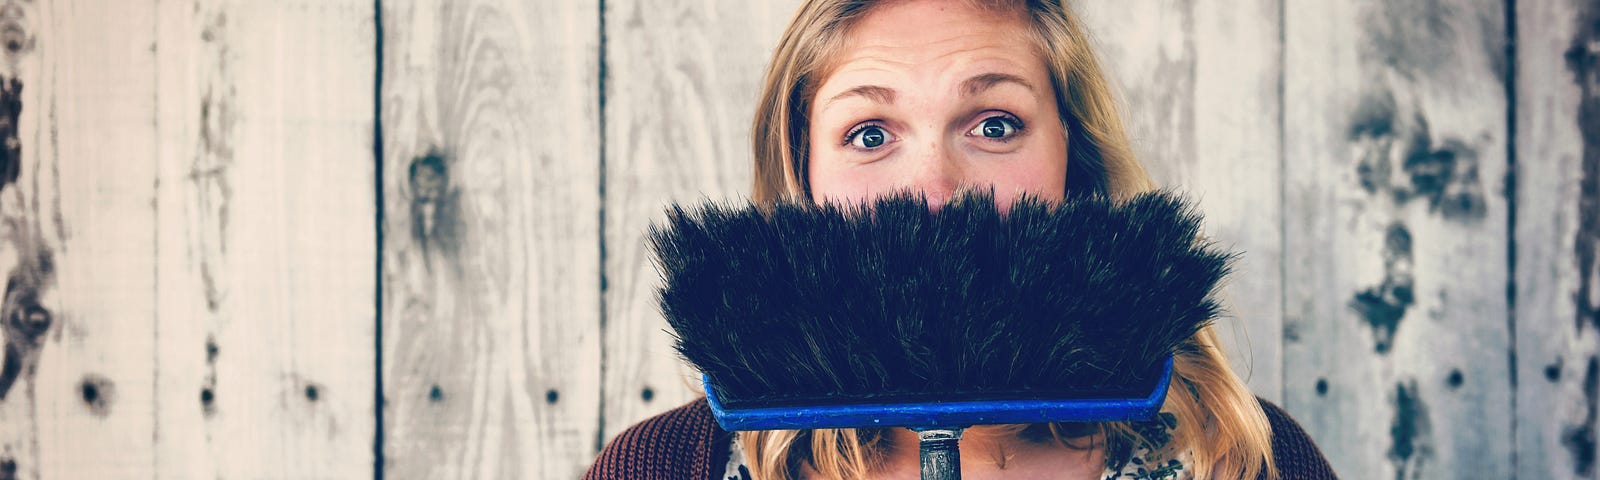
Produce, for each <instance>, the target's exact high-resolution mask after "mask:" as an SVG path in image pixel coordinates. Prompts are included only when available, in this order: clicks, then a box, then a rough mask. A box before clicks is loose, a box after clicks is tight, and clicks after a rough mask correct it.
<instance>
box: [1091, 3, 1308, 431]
mask: <svg viewBox="0 0 1600 480" xmlns="http://www.w3.org/2000/svg"><path fill="white" fill-rule="evenodd" d="M1224 7H1225V8H1224ZM1073 8H1074V9H1075V10H1077V11H1079V12H1081V14H1082V15H1083V17H1084V20H1085V22H1086V23H1087V24H1088V25H1087V26H1088V28H1089V31H1090V33H1091V34H1092V35H1093V36H1094V37H1095V46H1096V47H1097V51H1098V52H1099V53H1100V54H1101V58H1102V62H1103V63H1104V66H1105V67H1106V69H1107V73H1108V75H1109V76H1110V77H1111V80H1112V81H1113V83H1114V84H1115V85H1117V86H1118V88H1119V90H1120V91H1121V92H1122V95H1123V96H1124V97H1125V99H1126V107H1127V108H1126V109H1125V110H1124V112H1123V115H1124V117H1125V118H1126V122H1127V125H1128V132H1129V136H1130V139H1131V141H1132V142H1133V146H1134V149H1135V151H1136V152H1137V155H1138V157H1139V158H1140V160H1141V161H1142V162H1143V163H1144V165H1145V167H1146V169H1148V170H1149V172H1150V174H1151V176H1152V177H1153V178H1154V179H1155V180H1156V183H1157V184H1158V185H1161V186H1163V187H1167V188H1175V189H1177V190H1178V191H1180V192H1181V193H1183V194H1184V195H1186V196H1188V197H1190V198H1191V199H1192V200H1194V201H1196V202H1197V203H1198V205H1199V209H1200V211H1201V213H1202V214H1203V215H1204V216H1205V218H1206V224H1205V230H1206V233H1207V235H1208V236H1209V238H1210V239H1211V240H1213V241H1216V242H1218V243H1219V244H1220V245H1222V246H1224V247H1226V248H1229V249H1231V250H1234V251H1238V252H1241V253H1242V256H1241V257H1240V258H1239V259H1238V260H1237V261H1236V263H1235V264H1234V273H1233V274H1232V275H1231V276H1230V277H1229V278H1228V280H1227V282H1226V283H1225V285H1224V288H1223V290H1222V292H1221V295H1222V297H1223V298H1224V300H1225V302H1226V303H1227V307H1228V315H1227V316H1226V317H1224V318H1222V319H1220V320H1219V321H1218V323H1217V325H1218V326H1217V333H1218V335H1219V337H1221V339H1222V341H1223V348H1224V349H1225V350H1226V351H1227V352H1228V354H1229V357H1230V358H1231V359H1232V364H1233V366H1234V370H1235V372H1236V373H1238V374H1239V376H1240V377H1241V378H1243V379H1245V380H1246V381H1247V382H1248V384H1249V385H1250V387H1251V390H1253V391H1254V392H1255V393H1256V394H1257V395H1259V396H1261V397H1263V398H1266V399H1268V400H1274V401H1276V400H1278V399H1279V398H1281V393H1280V391H1281V390H1282V379H1281V376H1282V373H1281V367H1280V366H1281V364H1282V354H1281V351H1280V345H1281V339H1282V331H1283V329H1282V319H1281V318H1282V317H1281V315H1282V298H1281V296H1282V282H1281V278H1280V277H1281V276H1282V275H1281V264H1280V261H1281V256H1282V242H1281V238H1280V233H1281V227H1282V211H1281V208H1280V205H1281V203H1282V202H1281V200H1280V195H1281V194H1282V192H1281V188H1282V178H1281V169H1280V158H1281V154H1282V148H1281V145H1280V142H1279V137H1278V133H1279V132H1278V114H1279V108H1280V105H1279V103H1280V102H1279V95H1278V94H1279V92H1278V87H1279V81H1280V78H1281V74H1282V70H1281V65H1280V62H1279V56H1280V53H1281V52H1280V45H1281V42H1280V28H1279V12H1278V3H1277V2H1275V1H1265V0H1261V1H1251V2H1247V3H1243V4H1239V3H1228V4H1227V5H1220V4H1216V3H1215V2H1187V1H1161V2H1157V1H1147V2H1122V3H1116V4H1111V3H1104V2H1077V3H1074V5H1073Z"/></svg>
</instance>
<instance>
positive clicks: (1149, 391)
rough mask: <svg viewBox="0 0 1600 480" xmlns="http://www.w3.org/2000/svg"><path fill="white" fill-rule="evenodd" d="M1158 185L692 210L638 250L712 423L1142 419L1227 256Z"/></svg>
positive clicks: (1208, 307) (769, 425) (1206, 312)
mask: <svg viewBox="0 0 1600 480" xmlns="http://www.w3.org/2000/svg"><path fill="white" fill-rule="evenodd" d="M1200 227H1201V218H1200V216H1199V215H1198V214H1197V213H1195V211H1194V209H1193V208H1192V207H1191V206H1190V205H1189V204H1188V203H1186V202H1185V201H1184V200H1183V199H1182V198H1181V197H1179V196H1178V195H1176V194H1173V193H1171V192H1166V191H1156V192H1148V193H1142V194H1139V195H1136V196H1134V197H1133V198H1130V199H1126V200H1116V199H1111V198H1108V197H1105V196H1100V195H1086V196H1076V197H1069V198H1067V199H1065V200H1060V201H1043V200H1039V199H1035V198H1029V197H1023V198H1019V199H1018V200H1017V201H1015V202H1014V203H1012V204H1011V205H1009V208H1006V209H1002V208H1000V206H999V205H997V204H996V203H995V201H994V199H993V196H992V194H991V193H989V192H983V191H972V192H967V193H965V194H962V195H959V196H957V197H956V198H955V199H953V200H952V201H950V202H949V203H947V204H945V205H943V206H942V208H938V209H932V208H929V206H928V205H927V203H926V201H925V200H924V199H923V198H922V197H921V196H919V195H914V194H910V193H905V194H897V195H890V196H886V197H881V198H878V199H876V200H873V201H871V202H868V203H864V204H854V205H848V204H847V205H840V204H832V203H825V204H820V205H819V204H813V203H810V202H779V203H777V204H774V205H767V206H758V205H753V204H749V203H746V204H742V205H724V204H716V203H705V204H701V205H697V206H693V207H687V208H686V207H684V206H681V205H675V206H672V207H670V208H669V209H668V211H667V220H666V222H665V223H664V224H658V225H655V226H652V228H651V232H650V235H649V241H650V244H651V247H652V250H653V252H654V254H655V256H656V265H657V268H658V269H659V270H660V273H661V275H662V280H663V282H662V286H661V289H660V291H659V292H658V295H659V301H660V305H661V310H662V313H663V315H664V316H665V317H666V319H667V322H668V324H669V325H670V326H671V328H672V332H671V333H672V334H673V336H674V337H675V341H676V345H675V347H676V349H677V351H678V352H679V354H680V355H682V356H683V358H684V359H685V360H687V361H688V362H689V363H690V364H692V365H693V366H694V367H695V368H697V369H699V370H700V371H701V372H702V373H703V374H704V376H705V385H706V396H707V400H708V401H709V402H710V404H711V407H712V411H713V414H714V415H715V416H716V418H717V421H718V422H719V423H720V424H721V425H722V427H723V428H724V429H726V430H730V431H732V430H769V429H812V428H847V427H889V426H902V427H910V428H948V427H965V426H970V425H986V424H1000V423H1043V422H1090V421H1119V420H1149V419H1152V418H1153V417H1154V416H1155V415H1156V414H1157V413H1158V411H1159V409H1160V407H1161V404H1162V401H1163V400H1164V399H1165V396H1166V391H1167V387H1168V382H1169V381H1170V378H1171V374H1172V363H1173V358H1174V357H1175V356H1181V355H1183V354H1184V353H1186V351H1185V350H1186V349H1192V348H1196V347H1194V346H1193V344H1192V343H1191V342H1190V341H1189V340H1190V339H1191V338H1192V337H1193V336H1194V335H1195V334H1196V333H1198V332H1199V331H1200V330H1201V329H1203V328H1205V327H1206V326H1207V325H1209V324H1210V323H1211V322H1212V321H1213V320H1214V319H1216V318H1217V317H1218V316H1219V315H1220V313H1221V308H1220V306H1219V303H1218V301H1217V300H1216V299H1215V295H1214V293H1215V290H1216V288H1217V286H1218V284H1219V282H1220V281H1221V279H1222V278H1223V277H1224V276H1225V275H1226V274H1227V272H1228V268H1229V267H1228V265H1229V263H1230V261H1231V260H1232V258H1233V256H1234V255H1233V254H1232V253H1229V252H1226V251H1223V250H1222V249H1220V248H1218V247H1217V246H1215V245H1214V244H1211V243H1209V242H1207V241H1205V240H1204V239H1203V238H1202V237H1201V235H1200Z"/></svg>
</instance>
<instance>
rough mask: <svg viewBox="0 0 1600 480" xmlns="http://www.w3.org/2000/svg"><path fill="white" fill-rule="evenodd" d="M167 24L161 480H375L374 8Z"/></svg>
mask: <svg viewBox="0 0 1600 480" xmlns="http://www.w3.org/2000/svg"><path fill="white" fill-rule="evenodd" d="M156 6H157V7H158V9H157V10H156V13H157V15H158V16H159V22H158V27H157V33H158V35H159V36H158V38H157V39H156V44H155V47H154V49H155V52H156V57H157V58H156V59H157V61H158V71H157V72H156V74H155V76H154V78H156V79H158V84H157V88H156V89H155V91H154V92H140V93H139V94H140V95H150V94H152V93H153V94H154V96H155V98H156V101H157V110H156V113H157V125H158V126H159V127H158V129H159V136H158V137H157V138H159V139H160V144H159V147H158V148H159V152H160V162H159V165H158V166H157V167H158V170H157V171H158V172H159V178H157V185H159V197H158V198H157V200H156V207H157V219H158V220H157V222H156V223H155V227H154V229H155V231H156V233H157V237H158V240H159V248H158V251H159V254H158V256H159V260H158V263H157V277H158V278H159V279H160V285H158V286H157V288H156V289H155V293H156V295H157V299H158V304H157V310H156V311H157V312H159V318H160V320H159V323H158V324H157V325H156V329H155V334H156V335H157V336H156V338H157V344H158V347H159V348H158V351H157V354H156V356H155V358H156V360H157V365H156V369H157V370H156V385H157V387H158V391H159V393H158V396H157V405H156V408H155V409H154V410H153V412H154V418H155V419H156V421H157V426H156V429H157V432H156V437H155V440H154V441H155V442H156V446H157V451H156V456H155V461H156V473H155V475H154V477H155V478H364V477H369V476H371V475H372V470H373V457H374V454H373V451H372V441H373V436H374V434H375V429H376V420H375V413H376V411H375V409H374V406H375V400H374V396H373V392H374V388H375V382H376V380H377V379H376V368H377V366H376V355H375V352H374V350H375V345H376V336H375V335H376V322H377V319H376V314H377V312H376V303H375V299H374V295H375V294H376V279H375V278H374V273H373V272H374V269H375V262H376V248H377V247H376V245H377V241H376V238H375V234H376V229H375V228H374V219H375V218H376V203H375V201H374V199H375V198H376V196H375V194H374V188H375V186H374V175H375V168H376V164H375V159H374V157H373V153H372V138H373V137H372V129H373V125H374V121H373V118H372V98H373V97H372V91H373V90H372V89H373V79H374V76H375V75H376V71H375V62H376V60H375V58H376V46H377V42H376V38H375V35H376V28H375V24H374V22H373V9H372V3H371V2H366V1H361V0H339V1H332V2H330V1H323V0H295V1H287V2H248V1H225V0H202V1H193V2H161V3H158V4H157V5H156ZM143 228H145V229H146V230H149V229H151V227H150V226H145V227H143ZM138 293H139V294H141V295H148V294H149V293H150V292H149V291H140V292H138ZM146 334H147V335H148V334H149V333H148V332H147V333H146ZM145 441H148V440H145Z"/></svg>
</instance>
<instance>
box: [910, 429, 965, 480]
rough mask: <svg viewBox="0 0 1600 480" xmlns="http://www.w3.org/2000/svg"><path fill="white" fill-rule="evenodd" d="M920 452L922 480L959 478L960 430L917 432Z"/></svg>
mask: <svg viewBox="0 0 1600 480" xmlns="http://www.w3.org/2000/svg"><path fill="white" fill-rule="evenodd" d="M917 440H918V442H919V443H921V445H922V447H921V449H920V450H921V451H922V480H959V479H960V478H961V446H960V443H961V429H959V428H949V429H929V430H918V431H917Z"/></svg>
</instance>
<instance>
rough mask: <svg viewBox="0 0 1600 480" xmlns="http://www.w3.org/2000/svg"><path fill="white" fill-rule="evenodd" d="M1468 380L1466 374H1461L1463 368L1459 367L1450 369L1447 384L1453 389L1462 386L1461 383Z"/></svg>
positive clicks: (1446, 379) (1446, 378)
mask: <svg viewBox="0 0 1600 480" xmlns="http://www.w3.org/2000/svg"><path fill="white" fill-rule="evenodd" d="M1466 381H1467V378H1466V376H1465V375H1462V374H1461V369H1457V368H1452V369H1450V376H1449V377H1445V384H1446V385H1449V386H1450V389H1451V390H1456V389H1459V388H1461V385H1462V384H1463V383H1466Z"/></svg>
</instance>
